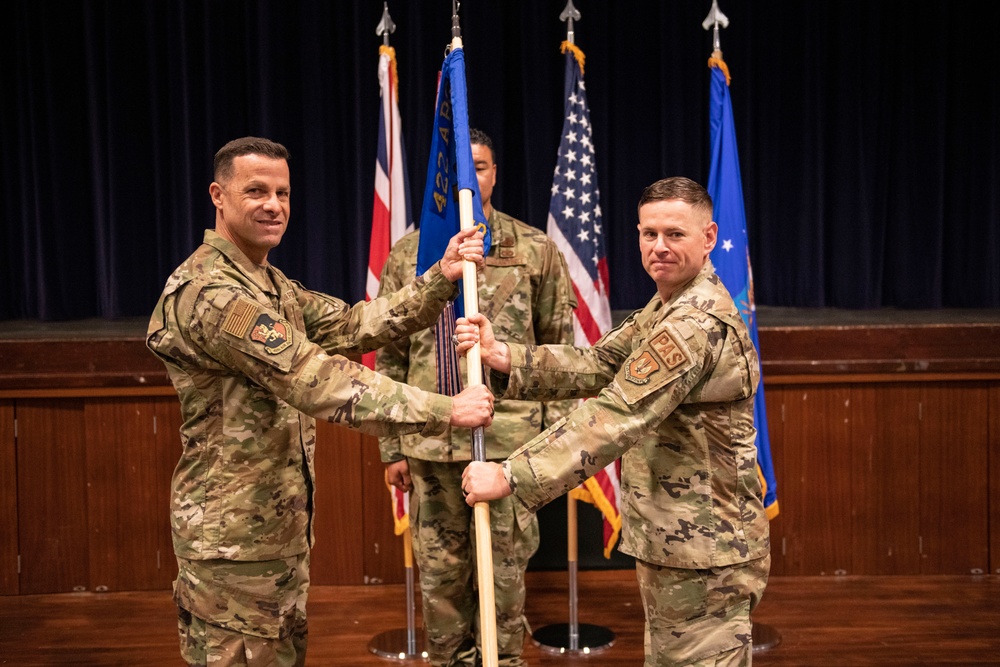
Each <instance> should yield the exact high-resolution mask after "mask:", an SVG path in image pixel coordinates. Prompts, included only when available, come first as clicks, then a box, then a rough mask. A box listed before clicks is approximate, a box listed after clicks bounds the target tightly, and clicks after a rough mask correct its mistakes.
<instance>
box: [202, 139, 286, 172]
mask: <svg viewBox="0 0 1000 667" xmlns="http://www.w3.org/2000/svg"><path fill="white" fill-rule="evenodd" d="M243 155H263V156H264V157H269V158H271V159H273V160H284V161H285V162H288V160H289V158H290V157H291V156H290V155H289V154H288V149H287V148H285V147H284V146H282V145H281V144H279V143H278V142H276V141H271V140H270V139H264V138H262V137H241V138H240V139H233V140H232V141H230V142H229V143H228V144H226V145H225V146H223V147H222V148H220V149H219V151H218V152H217V153H216V154H215V181H216V182H217V183H225V182H226V181H228V180H229V179H230V178H232V177H233V160H235V159H236V158H238V157H241V156H243Z"/></svg>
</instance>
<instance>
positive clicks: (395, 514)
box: [385, 468, 410, 535]
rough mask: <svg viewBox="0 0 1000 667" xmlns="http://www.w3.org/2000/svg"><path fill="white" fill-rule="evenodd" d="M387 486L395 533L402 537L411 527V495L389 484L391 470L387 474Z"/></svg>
mask: <svg viewBox="0 0 1000 667" xmlns="http://www.w3.org/2000/svg"><path fill="white" fill-rule="evenodd" d="M385 485H386V486H387V487H389V502H390V503H391V507H392V525H393V531H394V532H395V533H396V534H397V535H402V534H403V533H405V532H406V529H407V528H409V527H410V494H409V493H404V492H403V491H400V490H399V489H398V488H396V487H395V486H393V485H392V484H390V483H389V470H388V468H387V469H386V472H385Z"/></svg>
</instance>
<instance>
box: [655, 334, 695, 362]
mask: <svg viewBox="0 0 1000 667" xmlns="http://www.w3.org/2000/svg"><path fill="white" fill-rule="evenodd" d="M649 346H650V347H651V348H653V349H654V350H656V352H657V354H659V355H660V358H661V359H662V360H663V364H664V366H665V368H666V369H667V370H668V371H671V370H673V369H675V368H677V367H678V366H680V365H681V364H683V363H684V362H685V361H687V354H686V353H685V352H684V349H683V348H682V347H681V346H680V345H678V344H677V341H675V340H674V339H673V338H672V337H671V335H670V333H669V332H667V331H664V332H662V333H660V335H659V336H657V337H656V338H654V339H653V340H651V341H649Z"/></svg>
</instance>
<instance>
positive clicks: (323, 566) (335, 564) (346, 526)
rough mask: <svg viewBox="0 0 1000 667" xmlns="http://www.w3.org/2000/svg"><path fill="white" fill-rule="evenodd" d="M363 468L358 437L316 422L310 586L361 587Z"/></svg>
mask: <svg viewBox="0 0 1000 667" xmlns="http://www.w3.org/2000/svg"><path fill="white" fill-rule="evenodd" d="M361 469H362V463H361V434H360V433H359V432H357V431H352V430H350V429H347V428H344V427H343V426H338V425H335V424H330V423H329V422H324V421H319V422H317V424H316V507H315V519H314V522H313V530H314V531H315V536H316V543H315V545H314V548H313V550H312V559H311V564H310V576H311V579H312V583H314V584H317V585H356V584H361V583H364V562H363V554H364V548H363V546H362V543H363V539H364V530H363V529H364V525H363V516H364V511H363V497H362V487H361Z"/></svg>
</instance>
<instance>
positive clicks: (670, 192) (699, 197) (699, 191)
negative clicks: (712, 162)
mask: <svg viewBox="0 0 1000 667" xmlns="http://www.w3.org/2000/svg"><path fill="white" fill-rule="evenodd" d="M675 199H676V200H680V201H682V202H685V203H686V204H690V205H691V208H692V209H694V210H695V211H697V212H698V213H703V214H704V215H705V216H706V217H707V218H708V220H711V219H712V210H713V206H712V196H711V195H710V194H708V190H706V189H705V188H703V187H702V186H701V185H699V184H698V183H695V182H694V181H692V180H691V179H690V178H684V177H683V176H673V177H671V178H664V179H661V180H659V181H656V182H655V183H653V184H652V185H650V186H648V187H646V189H645V190H643V191H642V195H640V197H639V208H642V207H643V206H645V205H646V204H651V203H653V202H658V201H670V200H675Z"/></svg>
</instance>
